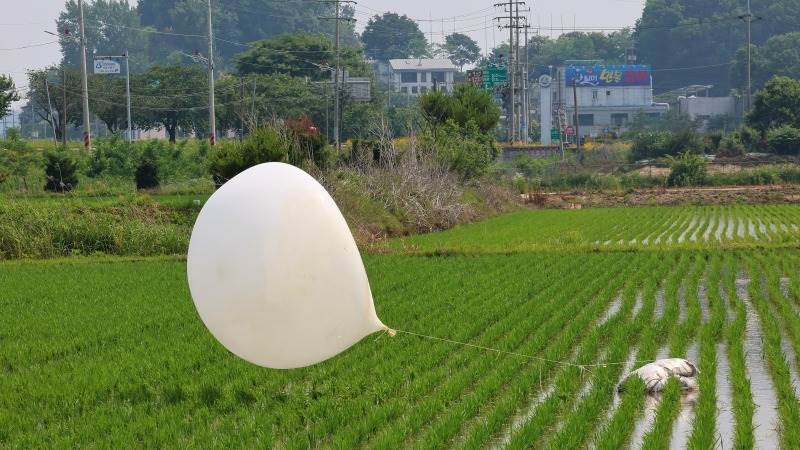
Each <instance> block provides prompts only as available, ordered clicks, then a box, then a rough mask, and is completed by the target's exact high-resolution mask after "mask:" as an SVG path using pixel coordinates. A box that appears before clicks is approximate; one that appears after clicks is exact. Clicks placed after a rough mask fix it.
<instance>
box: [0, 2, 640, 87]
mask: <svg viewBox="0 0 800 450" xmlns="http://www.w3.org/2000/svg"><path fill="white" fill-rule="evenodd" d="M133 1H136V0H133ZM220 1H222V0H220ZM495 1H496V0H447V1H444V0H439V1H435V0H359V1H358V5H357V6H356V19H358V23H357V27H358V29H359V30H361V29H363V27H364V25H365V24H366V21H367V19H368V18H369V17H370V16H371V15H374V14H376V13H378V12H383V11H396V12H399V13H402V14H407V15H408V16H409V17H411V18H413V19H415V20H421V21H420V22H419V24H420V28H421V29H422V31H423V32H425V34H426V35H428V36H429V38H431V37H432V38H433V41H434V42H440V41H441V40H442V34H443V31H444V34H450V33H452V32H453V30H454V29H455V30H456V31H459V32H463V33H466V34H469V35H470V36H472V38H473V39H475V40H476V41H477V42H478V43H479V44H480V45H481V47H485V46H486V45H487V44H488V46H489V47H492V46H493V45H494V44H496V43H499V42H501V41H503V40H505V39H507V36H508V35H507V32H504V31H501V30H498V29H497V27H496V26H493V24H492V19H493V17H494V16H496V15H498V14H499V13H500V9H495V8H493V7H492V5H493V4H494V3H495ZM0 3H2V4H3V11H4V12H5V13H6V14H3V16H2V18H0V73H4V74H11V75H12V76H13V77H14V80H15V81H16V84H17V87H18V88H24V87H25V86H26V84H27V82H26V79H25V70H26V69H28V68H37V67H42V66H45V65H48V64H51V63H55V62H57V61H58V60H59V56H60V55H59V47H58V45H57V44H55V43H53V44H47V45H41V46H33V47H28V48H24V49H15V48H17V47H23V46H31V45H36V44H44V43H47V42H53V41H55V40H56V39H55V38H54V37H53V36H50V35H48V34H45V33H44V30H45V29H48V30H54V28H55V26H54V22H55V19H56V18H57V17H58V13H59V12H60V11H61V9H62V7H63V5H64V1H63V0H0ZM643 5H644V0H601V1H597V2H586V1H579V0H541V1H538V2H534V3H531V4H530V7H531V9H532V11H531V12H530V13H529V14H530V19H531V23H532V25H533V26H534V27H541V29H540V31H539V32H540V33H541V34H543V35H547V36H553V37H555V36H557V35H558V34H560V33H561V30H562V28H563V29H564V30H566V31H569V30H571V29H572V28H573V26H575V27H577V28H578V29H580V28H587V27H592V28H617V27H623V26H631V25H633V24H634V22H635V20H636V19H637V18H639V16H640V15H641V12H642V7H643ZM431 18H432V19H433V20H431ZM442 18H445V19H444V20H442ZM551 24H552V26H551ZM551 28H552V29H551Z"/></svg>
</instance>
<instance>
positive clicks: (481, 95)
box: [453, 84, 500, 133]
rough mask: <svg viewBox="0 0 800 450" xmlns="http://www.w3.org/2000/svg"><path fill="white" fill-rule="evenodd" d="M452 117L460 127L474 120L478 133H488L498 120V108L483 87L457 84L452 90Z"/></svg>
mask: <svg viewBox="0 0 800 450" xmlns="http://www.w3.org/2000/svg"><path fill="white" fill-rule="evenodd" d="M453 119H454V120H455V121H456V123H458V124H459V125H460V126H462V127H466V126H467V123H469V122H474V124H475V126H477V127H478V131H479V132H480V133H489V132H491V131H492V130H494V128H495V127H496V126H497V124H498V123H499V122H500V109H499V108H498V107H497V105H496V104H495V102H494V99H492V96H491V95H489V93H487V92H486V91H484V90H483V89H480V88H478V87H476V86H473V85H471V84H459V85H457V86H456V88H455V90H454V91H453Z"/></svg>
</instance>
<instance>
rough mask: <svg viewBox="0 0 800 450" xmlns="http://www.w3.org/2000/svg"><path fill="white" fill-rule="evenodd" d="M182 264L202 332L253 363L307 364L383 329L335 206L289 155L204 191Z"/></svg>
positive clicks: (278, 366)
mask: <svg viewBox="0 0 800 450" xmlns="http://www.w3.org/2000/svg"><path fill="white" fill-rule="evenodd" d="M187 266H188V268H187V270H188V278H189V288H190V290H191V294H192V298H193V299H194V304H195V306H196V307H197V311H198V313H199V314H200V318H201V319H202V320H203V322H204V323H205V325H206V326H207V327H208V329H209V331H211V333H212V334H213V335H214V337H216V338H217V339H218V340H219V342H221V343H222V345H224V346H225V347H226V348H227V349H228V350H230V351H231V352H233V353H234V354H236V355H238V356H239V357H241V358H243V359H245V360H247V361H250V362H252V363H254V364H258V365H260V366H264V367H271V368H275V369H289V368H296V367H304V366H309V365H312V364H315V363H318V362H321V361H324V360H325V359H328V358H330V357H332V356H334V355H336V354H338V353H340V352H342V351H344V350H346V349H347V348H348V347H350V346H352V345H353V344H355V343H356V342H358V341H359V340H361V339H362V338H364V337H365V336H367V335H369V334H371V333H374V332H376V331H380V330H388V328H387V327H386V326H385V325H384V324H383V323H381V321H380V319H378V316H377V315H376V313H375V306H374V305H373V302H372V294H371V292H370V287H369V282H368V280H367V274H366V272H365V270H364V265H363V263H362V261H361V256H360V254H359V252H358V248H357V247H356V243H355V241H354V240H353V236H352V234H351V233H350V230H349V228H348V227H347V223H346V222H345V220H344V217H342V214H341V212H340V211H339V209H338V208H337V207H336V204H335V203H334V201H333V199H332V198H331V197H330V195H328V193H327V192H326V191H325V189H324V188H323V187H322V186H321V185H320V184H319V183H318V182H317V181H316V180H315V179H313V178H312V177H311V176H310V175H308V174H307V173H305V172H303V171H302V170H300V169H298V168H296V167H294V166H290V165H288V164H282V163H268V164H261V165H258V166H255V167H252V168H250V169H248V170H246V171H244V172H242V173H241V174H239V175H237V176H236V177H234V178H233V179H231V180H230V181H228V182H227V183H225V184H224V185H223V186H222V187H221V188H220V189H219V190H218V191H217V192H216V193H214V195H212V196H211V198H210V199H209V200H208V202H206V204H205V206H203V209H202V210H201V211H200V214H199V216H198V217H197V222H196V223H195V225H194V230H193V231H192V237H191V241H190V243H189V255H188V262H187Z"/></svg>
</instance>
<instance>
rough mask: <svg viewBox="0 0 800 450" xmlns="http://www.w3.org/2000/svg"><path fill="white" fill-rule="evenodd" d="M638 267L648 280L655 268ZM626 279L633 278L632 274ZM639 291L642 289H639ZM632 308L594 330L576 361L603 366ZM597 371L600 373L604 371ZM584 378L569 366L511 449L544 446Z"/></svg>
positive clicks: (517, 432) (515, 432)
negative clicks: (548, 434) (652, 269)
mask: <svg viewBox="0 0 800 450" xmlns="http://www.w3.org/2000/svg"><path fill="white" fill-rule="evenodd" d="M654 262H655V263H656V264H658V263H660V261H658V260H655V261H654ZM634 267H635V270H636V271H638V270H640V269H644V270H643V271H642V272H640V273H641V275H640V276H648V275H649V274H650V273H649V271H650V269H651V267H649V266H648V265H641V266H634ZM631 269H634V268H631ZM625 275H626V276H631V274H625ZM636 281H637V278H636V277H631V283H634V284H638V283H636ZM636 287H637V288H638V286H636ZM631 307H632V306H629V307H628V308H627V309H626V310H625V313H626V314H625V315H623V314H618V315H617V316H615V317H614V318H612V319H611V320H609V321H608V322H606V323H605V324H603V325H602V326H600V327H595V328H594V329H593V330H592V334H591V335H590V339H587V340H586V343H585V344H584V345H582V346H581V347H580V348H579V351H578V356H577V357H576V361H579V362H587V363H597V362H599V358H600V357H601V356H602V355H601V353H603V352H605V353H606V354H607V352H608V350H607V347H608V345H609V344H610V343H612V342H614V341H615V340H616V339H618V338H620V337H622V336H625V335H626V334H627V332H628V331H629V330H628V328H627V327H625V326H624V325H625V323H627V322H629V320H630V318H629V317H628V316H627V312H630V308H631ZM620 359H622V358H620ZM593 370H600V368H595V369H593ZM583 375H584V374H583V370H582V369H581V368H579V367H575V366H567V367H564V368H562V369H561V370H560V372H559V374H558V375H557V376H556V378H555V380H554V381H553V386H554V391H553V392H552V393H551V394H550V395H549V396H547V398H546V399H544V400H543V401H542V402H541V403H539V404H538V405H537V406H536V408H535V410H534V412H533V414H532V415H531V416H530V418H529V419H528V420H526V421H525V422H524V423H523V424H521V426H519V427H518V428H516V429H515V430H512V434H511V439H510V441H509V444H508V448H527V447H528V446H531V445H536V446H539V445H544V443H545V440H546V438H547V432H548V430H550V429H551V427H553V426H555V424H556V422H557V420H558V418H559V417H560V416H561V415H562V414H564V413H565V412H567V411H568V410H569V408H571V407H572V405H573V402H574V400H576V398H575V396H574V392H576V391H577V390H578V388H579V387H580V383H581V381H582V379H583Z"/></svg>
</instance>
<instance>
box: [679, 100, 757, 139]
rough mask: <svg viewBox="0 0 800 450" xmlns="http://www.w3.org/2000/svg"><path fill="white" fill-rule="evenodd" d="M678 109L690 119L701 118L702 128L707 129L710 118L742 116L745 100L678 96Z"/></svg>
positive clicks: (738, 117)
mask: <svg viewBox="0 0 800 450" xmlns="http://www.w3.org/2000/svg"><path fill="white" fill-rule="evenodd" d="M677 107H678V110H679V111H680V112H681V113H683V114H686V115H688V116H689V118H690V119H692V120H695V119H699V120H700V121H701V123H702V125H701V129H703V130H705V129H706V128H707V126H708V121H709V119H711V118H713V117H718V116H729V117H731V118H733V119H735V120H738V119H740V118H741V117H742V115H743V113H744V111H743V102H742V98H741V97H696V96H693V95H692V96H689V97H684V96H681V97H678V101H677Z"/></svg>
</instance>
